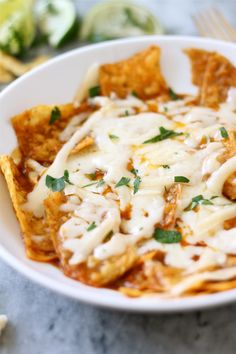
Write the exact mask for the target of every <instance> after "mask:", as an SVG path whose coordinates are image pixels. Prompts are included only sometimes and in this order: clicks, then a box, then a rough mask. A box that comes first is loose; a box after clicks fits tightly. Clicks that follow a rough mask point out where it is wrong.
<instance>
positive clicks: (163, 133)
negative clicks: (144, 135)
mask: <svg viewBox="0 0 236 354" xmlns="http://www.w3.org/2000/svg"><path fill="white" fill-rule="evenodd" d="M159 131H160V134H159V135H156V136H154V137H153V138H151V139H148V140H146V141H144V142H143V144H150V143H157V142H158V141H162V140H165V139H169V138H174V137H175V136H179V135H182V134H183V133H176V132H175V131H174V130H168V129H166V128H164V127H160V128H159Z"/></svg>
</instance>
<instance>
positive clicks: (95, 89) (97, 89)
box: [89, 86, 101, 98]
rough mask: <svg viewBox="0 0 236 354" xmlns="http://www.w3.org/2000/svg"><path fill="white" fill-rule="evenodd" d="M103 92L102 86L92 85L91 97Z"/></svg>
mask: <svg viewBox="0 0 236 354" xmlns="http://www.w3.org/2000/svg"><path fill="white" fill-rule="evenodd" d="M100 94H101V88H100V86H93V87H90V89H89V97H91V98H92V97H96V96H99V95H100Z"/></svg>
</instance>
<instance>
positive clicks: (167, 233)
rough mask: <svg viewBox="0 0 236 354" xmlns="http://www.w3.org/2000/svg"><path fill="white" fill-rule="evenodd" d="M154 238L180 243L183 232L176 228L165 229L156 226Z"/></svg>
mask: <svg viewBox="0 0 236 354" xmlns="http://www.w3.org/2000/svg"><path fill="white" fill-rule="evenodd" d="M153 237H154V239H155V240H156V241H158V242H161V243H179V242H180V241H181V240H182V236H181V234H180V233H179V232H178V231H176V230H163V229H160V228H156V229H155V231H154V235H153Z"/></svg>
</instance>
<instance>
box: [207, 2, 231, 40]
mask: <svg viewBox="0 0 236 354" xmlns="http://www.w3.org/2000/svg"><path fill="white" fill-rule="evenodd" d="M212 14H213V15H214V16H215V19H216V20H217V21H218V23H220V24H221V26H222V29H223V30H224V32H225V33H226V35H227V37H228V40H231V41H236V30H235V29H234V28H233V26H231V24H230V23H229V22H228V21H227V20H226V18H225V16H224V15H223V13H222V12H221V11H219V10H218V9H217V8H216V7H213V8H212Z"/></svg>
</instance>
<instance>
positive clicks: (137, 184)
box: [134, 176, 142, 194]
mask: <svg viewBox="0 0 236 354" xmlns="http://www.w3.org/2000/svg"><path fill="white" fill-rule="evenodd" d="M141 182H142V180H141V177H139V176H137V177H136V178H135V180H134V194H136V193H137V192H138V190H139V186H140V183H141Z"/></svg>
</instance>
